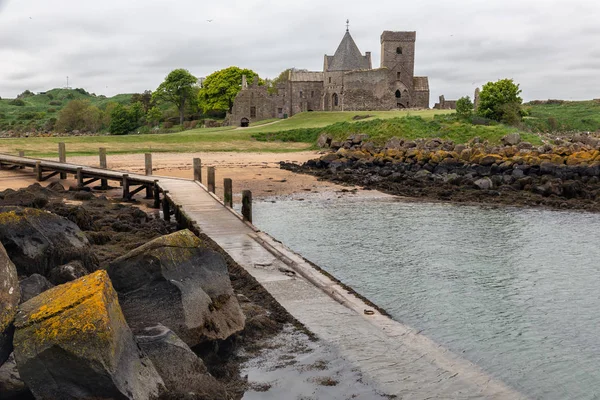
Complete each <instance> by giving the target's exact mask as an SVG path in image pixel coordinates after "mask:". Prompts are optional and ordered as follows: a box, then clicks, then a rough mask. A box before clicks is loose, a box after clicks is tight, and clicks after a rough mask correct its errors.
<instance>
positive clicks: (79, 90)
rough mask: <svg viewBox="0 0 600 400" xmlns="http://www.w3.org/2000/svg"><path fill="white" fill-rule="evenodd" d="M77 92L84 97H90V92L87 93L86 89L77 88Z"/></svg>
mask: <svg viewBox="0 0 600 400" xmlns="http://www.w3.org/2000/svg"><path fill="white" fill-rule="evenodd" d="M75 91H76V92H77V93H80V94H82V95H84V96H89V95H90V94H89V93H88V92H86V91H85V89H82V88H77V89H75Z"/></svg>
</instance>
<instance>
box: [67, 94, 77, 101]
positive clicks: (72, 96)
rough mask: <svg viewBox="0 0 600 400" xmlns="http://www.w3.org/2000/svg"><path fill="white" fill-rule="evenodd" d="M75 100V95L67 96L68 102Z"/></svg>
mask: <svg viewBox="0 0 600 400" xmlns="http://www.w3.org/2000/svg"><path fill="white" fill-rule="evenodd" d="M74 98H75V95H74V94H73V93H69V94H68V95H66V96H65V99H68V100H73V99H74Z"/></svg>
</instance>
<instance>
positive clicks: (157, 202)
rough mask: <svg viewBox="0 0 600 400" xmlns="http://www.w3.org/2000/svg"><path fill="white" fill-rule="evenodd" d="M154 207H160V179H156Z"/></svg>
mask: <svg viewBox="0 0 600 400" xmlns="http://www.w3.org/2000/svg"><path fill="white" fill-rule="evenodd" d="M154 208H160V188H159V187H158V180H155V181H154Z"/></svg>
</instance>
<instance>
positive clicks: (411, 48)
mask: <svg viewBox="0 0 600 400" xmlns="http://www.w3.org/2000/svg"><path fill="white" fill-rule="evenodd" d="M416 39H417V33H416V32H392V31H384V32H383V33H382V34H381V67H382V68H384V67H385V68H387V69H389V70H390V71H391V72H392V73H393V74H394V75H395V78H396V79H397V80H401V81H402V82H403V83H404V84H405V85H406V86H408V87H411V88H412V81H413V78H414V76H415V41H416ZM398 74H399V75H398Z"/></svg>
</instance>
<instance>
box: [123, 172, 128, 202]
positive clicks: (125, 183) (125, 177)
mask: <svg viewBox="0 0 600 400" xmlns="http://www.w3.org/2000/svg"><path fill="white" fill-rule="evenodd" d="M123 200H129V174H123Z"/></svg>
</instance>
